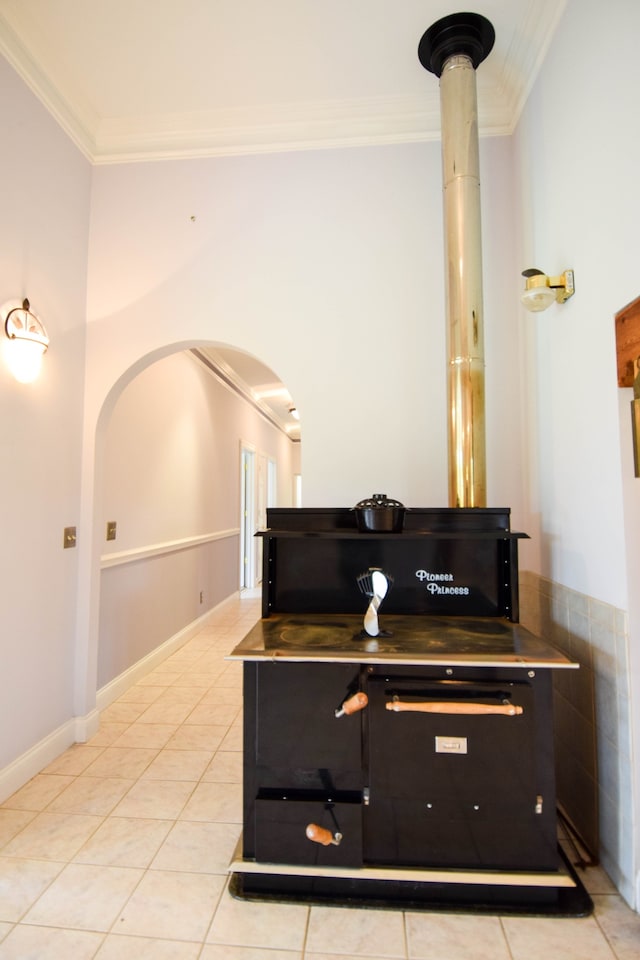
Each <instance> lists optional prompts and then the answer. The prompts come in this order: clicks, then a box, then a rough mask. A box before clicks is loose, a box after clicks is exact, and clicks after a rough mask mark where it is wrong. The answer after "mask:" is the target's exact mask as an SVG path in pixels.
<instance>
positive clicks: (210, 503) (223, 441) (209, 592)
mask: <svg viewBox="0 0 640 960" xmlns="http://www.w3.org/2000/svg"><path fill="white" fill-rule="evenodd" d="M216 349H217V348H216ZM220 349H223V348H220ZM212 350H213V348H212ZM202 351H203V348H202V347H199V348H198V349H197V350H194V349H190V350H186V351H185V350H184V349H181V350H176V351H174V352H172V353H168V354H165V355H164V356H161V357H157V356H151V357H149V358H148V362H147V363H146V364H144V365H142V366H140V368H139V369H136V370H135V371H134V373H133V375H132V376H130V377H123V378H122V379H121V381H119V383H118V384H116V385H115V387H114V388H113V389H112V391H111V393H110V394H109V397H108V402H106V403H105V409H104V410H103V414H102V415H101V423H100V431H99V437H100V441H99V443H97V449H96V503H95V510H94V514H95V520H94V535H95V539H96V546H97V547H98V548H99V561H98V562H99V589H98V591H97V597H98V598H99V599H98V601H97V602H98V607H99V609H98V612H97V614H96V621H97V652H96V677H97V683H96V686H97V690H98V696H97V705H98V708H99V709H102V708H104V707H105V706H106V705H107V704H108V703H109V702H111V700H113V699H114V698H115V697H116V696H119V695H120V693H121V692H122V690H123V689H126V687H128V686H129V685H130V684H131V683H133V682H135V680H136V678H137V677H139V676H140V675H141V674H142V673H144V672H146V671H147V670H148V669H150V668H151V667H152V666H153V664H154V663H155V662H158V661H159V659H163V658H164V657H166V656H167V655H168V654H169V653H170V652H172V651H173V650H175V649H176V648H177V647H178V646H180V645H181V644H182V643H184V642H185V641H186V639H188V637H189V636H191V635H192V633H193V632H195V631H196V630H197V629H200V628H201V626H202V623H203V620H205V619H206V617H207V615H208V614H209V613H210V612H211V611H212V610H213V609H215V608H216V607H217V606H219V605H220V604H221V603H223V602H224V601H225V599H228V598H229V597H231V596H234V595H236V594H237V592H238V591H239V589H240V588H241V586H242V584H241V583H240V582H239V577H238V570H239V568H240V562H239V557H240V551H241V546H240V543H241V523H240V520H239V517H240V505H241V500H242V494H241V490H240V479H239V477H238V469H237V462H238V459H237V458H238V450H239V449H240V448H241V447H242V446H243V445H244V446H247V445H248V444H250V445H251V446H252V448H253V449H254V450H255V451H256V452H257V454H258V455H259V457H260V458H261V459H264V460H266V461H267V462H273V464H275V466H276V475H277V477H278V484H277V490H276V491H275V492H272V494H271V495H272V496H274V497H275V502H277V503H278V504H280V505H287V504H290V503H291V496H292V491H293V489H294V482H293V476H294V473H296V472H299V446H300V445H299V442H293V441H292V440H291V439H290V438H289V437H288V436H287V434H286V431H283V430H281V429H279V428H278V426H277V425H276V424H275V423H274V422H273V418H272V417H269V416H265V415H264V413H263V411H262V410H261V409H260V404H259V403H257V402H256V401H255V399H254V398H252V397H251V396H250V395H243V389H241V388H240V387H239V386H238V383H237V382H236V383H234V382H233V378H232V377H231V376H230V373H229V370H224V371H223V372H222V375H221V373H220V371H219V370H217V369H213V368H212V364H211V363H210V362H208V360H207V358H206V356H205V361H203V357H202ZM239 379H241V378H239ZM258 499H259V498H257V496H256V502H258ZM114 526H115V531H116V539H115V541H114V540H109V541H108V542H107V540H106V537H107V529H108V528H109V530H110V531H111V530H113V527H114Z"/></svg>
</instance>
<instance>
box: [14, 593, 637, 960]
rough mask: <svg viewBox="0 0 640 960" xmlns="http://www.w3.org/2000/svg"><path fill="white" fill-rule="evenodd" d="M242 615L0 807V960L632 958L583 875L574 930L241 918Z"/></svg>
mask: <svg viewBox="0 0 640 960" xmlns="http://www.w3.org/2000/svg"><path fill="white" fill-rule="evenodd" d="M259 616H260V600H259V599H255V598H246V599H240V600H234V601H232V602H230V603H227V604H225V605H223V606H222V607H221V608H220V609H219V610H217V611H216V612H215V613H214V614H213V615H212V617H211V619H210V622H209V624H208V625H207V626H206V627H205V628H203V629H202V630H201V631H200V632H199V633H198V634H197V635H196V636H195V637H194V638H193V639H191V640H190V641H188V642H187V643H186V644H185V645H184V646H183V647H182V648H181V649H180V650H179V651H178V652H177V653H175V654H173V655H172V656H171V657H169V658H168V659H167V660H166V661H164V663H162V664H161V665H160V666H159V667H157V668H156V669H155V670H153V671H152V672H151V673H149V674H148V675H147V676H146V677H145V678H144V680H143V681H142V682H140V683H138V684H137V685H136V686H134V687H132V688H130V689H129V690H128V691H127V693H126V694H125V695H124V696H122V697H121V698H120V699H119V700H118V701H116V702H115V703H113V704H112V705H111V706H110V707H109V708H108V709H107V710H105V711H104V712H103V714H102V716H101V724H100V730H99V733H98V734H97V736H96V737H94V738H93V739H92V740H91V741H90V742H89V743H87V744H78V745H76V746H74V747H71V748H70V749H69V750H67V751H66V752H65V753H64V754H63V755H62V756H60V757H59V758H58V759H57V760H56V761H55V762H54V763H52V764H51V765H50V766H49V767H47V768H46V770H44V771H43V772H42V773H41V774H39V775H38V776H37V777H35V778H34V779H33V780H32V781H31V782H30V783H28V784H27V785H26V786H25V787H23V788H22V789H21V790H20V791H18V792H17V793H16V794H14V796H13V797H10V798H9V799H8V800H7V801H6V802H5V803H4V804H3V805H2V806H0V960H61V958H64V960H92V958H95V960H116V958H117V960H331V958H340V960H355V958H359V960H364V958H368V960H382V958H415V960H419V958H420V960H489V958H490V960H587V958H588V960H616V958H617V960H638V958H640V916H638V915H637V914H635V913H633V912H632V911H631V910H629V909H628V908H627V907H626V905H625V904H624V902H623V901H622V900H621V898H620V897H619V896H618V895H617V893H616V891H615V889H614V888H613V887H612V885H611V884H610V882H609V880H608V879H607V877H606V876H605V875H604V874H603V873H602V871H600V870H599V869H598V868H591V869H589V870H587V871H586V872H585V875H584V882H585V885H586V887H587V889H588V890H589V892H590V893H591V894H592V896H593V899H594V903H595V913H594V915H593V916H592V917H589V918H586V919H574V920H565V919H536V918H520V917H504V918H502V917H498V916H480V917H476V916H468V915H462V914H461V915H446V914H427V913H411V912H403V911H401V910H398V911H380V910H364V909H337V908H331V907H311V908H309V907H307V906H305V905H302V904H300V905H298V904H295V905H292V904H261V903H247V902H242V901H237V900H234V899H232V898H231V897H230V896H229V895H228V893H227V891H226V884H227V875H226V867H227V864H228V862H229V860H230V858H231V855H232V853H233V851H234V848H235V846H236V843H237V840H238V837H239V835H240V830H241V819H242V792H241V791H242V788H241V780H242V768H241V761H242V725H241V710H242V685H241V665H240V664H238V663H229V662H226V661H225V659H224V657H225V654H227V653H228V652H229V651H230V650H231V649H232V648H233V647H234V646H235V644H236V643H237V642H238V641H239V640H240V639H241V638H242V637H243V636H244V634H245V633H246V632H247V630H248V629H249V627H250V626H251V625H252V624H253V623H254V622H255V620H256V619H257V618H258V617H259Z"/></svg>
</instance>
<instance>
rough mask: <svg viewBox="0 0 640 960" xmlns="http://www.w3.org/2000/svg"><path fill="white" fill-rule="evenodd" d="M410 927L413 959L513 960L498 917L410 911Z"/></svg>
mask: <svg viewBox="0 0 640 960" xmlns="http://www.w3.org/2000/svg"><path fill="white" fill-rule="evenodd" d="M406 926H407V943H408V953H409V957H410V958H412V960H414V958H415V960H422V958H425V960H431V958H432V957H446V958H447V960H511V954H510V953H509V948H508V946H507V941H506V939H505V935H504V931H503V929H502V924H501V923H500V920H499V918H498V917H483V916H477V915H471V914H465V915H459V914H442V913H427V912H425V913H408V914H407V916H406Z"/></svg>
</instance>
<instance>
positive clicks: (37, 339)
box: [3, 299, 49, 383]
mask: <svg viewBox="0 0 640 960" xmlns="http://www.w3.org/2000/svg"><path fill="white" fill-rule="evenodd" d="M5 310H6V307H5V308H4V309H3V312H5ZM4 330H5V333H6V336H7V340H6V341H5V344H4V347H5V359H6V362H7V366H8V367H9V369H10V370H11V373H12V374H13V376H14V377H15V379H16V380H18V382H19V383H32V382H33V381H34V380H35V379H36V378H37V377H38V375H39V373H40V369H41V367H42V357H43V356H44V354H45V351H46V349H47V347H48V346H49V337H48V336H47V331H46V330H45V328H44V325H43V324H42V322H41V321H40V320H39V319H38V317H37V316H36V315H35V313H32V312H31V309H30V304H29V301H28V300H26V299H25V300H23V301H22V305H21V306H13V307H11V308H10V309H9V310H8V311H7V312H6V316H5V322H4Z"/></svg>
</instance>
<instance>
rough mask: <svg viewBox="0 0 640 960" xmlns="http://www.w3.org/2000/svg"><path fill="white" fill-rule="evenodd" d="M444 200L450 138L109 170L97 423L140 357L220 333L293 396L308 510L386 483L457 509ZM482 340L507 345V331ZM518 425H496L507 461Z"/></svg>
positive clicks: (94, 254)
mask: <svg viewBox="0 0 640 960" xmlns="http://www.w3.org/2000/svg"><path fill="white" fill-rule="evenodd" d="M435 82H436V81H435V78H434V83H435ZM485 156H486V157H487V158H488V162H487V163H486V167H487V169H486V170H485V171H484V174H483V176H484V177H485V178H486V179H487V181H488V189H489V191H490V194H491V195H492V196H493V197H495V198H496V199H497V204H496V205H495V206H494V205H493V204H492V205H490V206H489V209H488V211H487V213H486V217H485V221H486V223H485V233H486V234H487V235H488V237H489V239H490V240H492V239H493V243H490V244H489V248H490V255H489V269H492V268H493V269H495V270H496V271H499V272H502V270H503V269H504V262H503V261H504V257H503V256H502V254H504V253H505V251H508V250H509V243H508V238H506V237H505V236H504V234H503V233H502V229H501V230H500V231H498V230H497V228H496V222H499V224H500V227H501V228H502V226H503V224H504V221H505V218H508V215H509V214H508V209H507V206H506V200H505V198H504V194H503V193H501V188H502V186H503V183H504V180H505V175H506V178H507V179H508V163H509V145H508V141H499V140H495V141H490V142H488V143H487V146H486V147H484V146H483V160H484V158H485ZM441 194H442V185H441V159H440V146H439V144H421V145H410V146H402V147H393V146H392V147H385V148H363V149H353V150H343V151H324V152H319V153H313V152H308V153H298V154H282V155H273V156H260V157H242V158H223V159H217V160H194V161H188V162H173V161H171V162H167V163H160V164H150V165H124V166H118V167H104V168H100V169H97V170H96V171H95V176H94V199H93V219H92V241H91V259H90V264H91V268H90V269H91V284H90V292H89V319H90V330H89V334H88V336H89V364H90V366H91V367H92V375H91V377H90V378H89V381H88V382H89V388H88V397H87V399H88V403H89V406H90V408H91V409H92V410H93V411H94V417H95V411H96V410H97V409H98V408H99V406H100V404H101V402H102V398H104V396H105V394H106V392H107V391H108V389H109V388H110V386H111V384H112V383H113V382H114V381H115V380H116V379H117V378H118V377H119V376H120V375H121V374H122V372H123V371H124V370H126V369H127V367H128V366H129V365H130V364H132V363H135V362H137V361H138V359H139V358H140V357H141V356H143V355H144V354H145V353H146V352H149V351H151V350H155V349H157V348H160V349H161V348H162V347H163V346H164V345H165V344H166V343H168V342H170V341H174V340H176V339H191V338H193V339H194V340H195V339H209V340H211V339H216V340H220V341H224V342H227V343H230V344H234V345H237V346H240V347H242V348H243V349H246V350H247V351H249V352H251V353H253V354H254V355H256V356H258V357H260V358H261V359H262V360H264V361H265V362H266V363H267V364H268V365H269V366H271V367H272V368H273V369H275V370H276V371H277V372H278V374H279V375H280V376H281V377H282V379H283V380H284V381H285V383H286V384H287V386H288V387H289V389H290V391H291V393H292V395H293V396H294V398H295V401H296V404H297V406H298V408H299V410H300V412H301V415H302V422H303V429H304V435H305V445H304V452H303V472H304V499H305V503H306V504H307V505H309V506H312V505H313V506H323V505H330V504H333V505H335V504H340V505H344V506H349V505H351V504H353V503H355V502H356V501H357V500H359V499H361V498H362V497H363V496H365V495H368V494H371V493H373V492H374V490H376V491H377V490H380V489H382V490H384V491H386V492H387V493H389V495H392V496H395V497H397V498H399V499H401V500H403V501H404V502H405V503H407V504H424V503H435V504H442V503H446V496H447V495H446V489H447V467H446V415H445V389H444V378H445V368H446V358H445V346H444V339H445V329H444V306H443V288H444V278H443V261H442V216H441ZM191 216H195V217H196V220H195V222H193V221H192V220H191V219H190V218H191ZM494 238H495V239H494ZM503 286H504V285H503V283H502V281H501V280H500V279H499V277H498V275H497V273H496V274H494V282H493V284H492V283H489V284H488V289H487V299H488V302H490V303H491V304H492V306H493V308H494V309H493V310H492V317H491V321H492V323H493V324H494V330H498V331H499V330H501V329H504V330H506V331H510V330H511V329H512V316H511V315H508V316H504V314H503V313H502V311H503V310H504V301H503V298H504V293H503V292H502V291H503ZM125 330H126V331H127V334H126V336H125ZM488 339H489V341H490V343H493V345H494V348H495V350H496V351H497V352H498V353H500V352H501V351H502V350H503V349H504V348H503V346H502V343H503V340H502V337H501V335H500V333H494V334H489V335H488ZM510 339H511V334H508V336H507V342H509V340H510ZM487 362H488V365H489V364H490V363H492V362H493V358H489V357H488V358H487ZM507 379H509V378H507ZM489 389H490V394H491V392H492V391H495V390H496V389H498V388H496V387H495V381H494V385H493V386H490V388H489ZM511 389H512V385H511V384H509V385H505V383H504V382H501V384H500V388H499V391H498V392H499V398H500V399H499V403H497V402H495V401H494V399H493V397H492V396H490V403H491V404H492V406H493V409H497V407H498V405H499V406H500V407H501V412H502V413H503V412H504V411H503V408H504V403H503V400H504V396H505V393H506V394H509V393H510V392H511ZM510 430H511V426H509V427H507V428H506V430H505V429H503V428H502V427H501V428H500V429H496V428H495V427H494V428H493V429H492V430H491V438H492V443H493V444H494V447H495V449H496V450H497V453H498V455H500V454H501V452H502V451H503V450H506V449H508V444H509V442H510V440H511V437H510V436H509V431H510ZM493 452H494V451H492V453H493ZM495 459H497V457H496V458H494V460H495ZM494 473H496V474H497V471H494ZM515 475H517V470H516V468H515V467H512V465H511V464H510V463H508V464H507V467H506V470H501V471H500V477H499V479H498V480H497V481H496V484H495V486H496V488H497V489H498V490H499V494H496V496H497V497H498V499H499V500H500V501H503V500H504V497H505V496H506V495H507V494H508V493H509V492H510V490H511V488H512V487H513V484H512V483H511V482H510V481H511V479H512V477H513V476H515ZM493 496H494V495H493V494H491V497H492V502H495V500H493Z"/></svg>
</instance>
